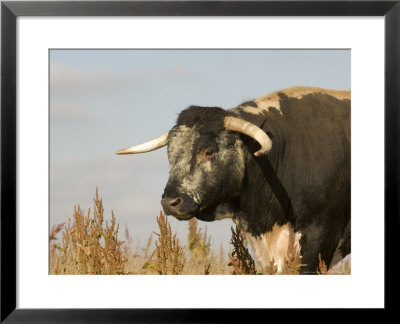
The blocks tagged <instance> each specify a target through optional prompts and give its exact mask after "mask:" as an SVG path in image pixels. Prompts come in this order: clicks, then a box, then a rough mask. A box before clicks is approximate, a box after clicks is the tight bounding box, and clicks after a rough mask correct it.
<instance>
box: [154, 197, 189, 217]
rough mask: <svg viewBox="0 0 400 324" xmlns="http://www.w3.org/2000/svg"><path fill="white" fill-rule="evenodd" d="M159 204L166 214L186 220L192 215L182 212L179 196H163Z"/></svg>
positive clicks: (181, 201) (181, 202)
mask: <svg viewBox="0 0 400 324" xmlns="http://www.w3.org/2000/svg"><path fill="white" fill-rule="evenodd" d="M161 205H162V207H163V209H164V212H165V213H166V214H167V215H172V216H174V217H175V218H177V219H179V220H188V219H190V218H192V216H190V215H185V214H184V213H182V207H183V198H181V197H175V198H171V197H165V198H163V199H162V200H161Z"/></svg>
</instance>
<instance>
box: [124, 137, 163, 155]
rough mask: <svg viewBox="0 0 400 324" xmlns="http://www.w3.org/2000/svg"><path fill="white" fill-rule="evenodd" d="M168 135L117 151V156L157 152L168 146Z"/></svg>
mask: <svg viewBox="0 0 400 324" xmlns="http://www.w3.org/2000/svg"><path fill="white" fill-rule="evenodd" d="M168 133H169V132H168ZM168 133H165V134H164V135H162V136H160V137H157V138H155V139H153V140H151V141H149V142H146V143H143V144H139V145H134V146H131V147H128V148H126V149H122V150H119V151H117V154H137V153H146V152H150V151H154V150H157V149H159V148H161V147H163V146H165V145H167V144H168Z"/></svg>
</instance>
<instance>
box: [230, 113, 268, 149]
mask: <svg viewBox="0 0 400 324" xmlns="http://www.w3.org/2000/svg"><path fill="white" fill-rule="evenodd" d="M224 126H225V129H227V130H230V131H234V132H239V133H242V134H245V135H247V136H250V137H251V138H253V139H254V140H255V141H257V142H258V143H259V144H260V145H261V148H260V149H259V150H258V151H257V152H255V153H254V155H255V156H260V155H264V154H267V153H268V152H269V151H270V150H271V148H272V141H271V139H270V138H269V136H268V135H267V134H265V132H264V131H263V130H262V129H261V128H259V127H258V126H256V125H254V124H252V123H250V122H248V121H246V120H243V119H240V118H237V117H232V116H229V117H225V119H224Z"/></svg>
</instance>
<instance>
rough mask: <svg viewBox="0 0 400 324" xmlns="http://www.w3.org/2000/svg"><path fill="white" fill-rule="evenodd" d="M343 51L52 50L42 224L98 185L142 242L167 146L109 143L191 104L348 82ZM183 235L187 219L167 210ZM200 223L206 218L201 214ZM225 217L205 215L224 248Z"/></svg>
mask: <svg viewBox="0 0 400 324" xmlns="http://www.w3.org/2000/svg"><path fill="white" fill-rule="evenodd" d="M350 61H351V59H350V50H51V51H50V223H51V224H56V223H59V222H62V221H65V220H66V219H67V217H70V216H71V215H72V211H73V206H74V205H75V204H80V205H81V207H83V208H84V209H87V208H88V207H92V198H93V196H94V192H95V188H96V186H97V187H99V192H100V195H101V196H102V197H103V201H104V207H105V211H106V213H107V214H110V210H111V209H113V210H114V213H115V215H116V217H117V220H118V221H119V223H120V225H121V226H124V225H125V224H127V225H128V227H129V229H130V231H131V233H132V234H133V236H134V237H137V238H139V240H140V242H141V243H142V244H145V241H146V239H147V238H148V236H149V235H150V233H151V232H152V231H157V226H156V222H155V217H156V216H157V215H158V214H159V211H160V210H161V205H160V200H161V194H162V192H163V189H164V186H165V184H166V181H167V179H168V160H167V156H166V149H165V148H163V149H161V150H158V151H154V152H150V153H147V154H141V155H129V156H117V155H116V154H115V151H116V150H118V149H121V148H124V147H127V146H130V145H133V144H137V143H141V142H143V141H146V140H149V139H152V138H153V137H156V136H159V135H161V134H163V133H164V132H166V131H168V130H169V129H170V128H171V127H172V126H173V125H174V123H175V121H176V117H177V114H178V113H179V112H180V111H181V110H182V109H184V108H186V107H187V106H189V105H192V104H194V105H203V106H220V107H222V108H225V109H229V108H231V107H233V106H235V105H237V104H239V103H241V102H243V101H246V100H250V99H252V98H256V97H258V96H261V95H264V94H267V93H269V92H272V91H275V90H279V89H282V88H286V87H290V86H295V85H307V86H318V87H326V88H332V89H350V84H351V79H350V70H351V69H350ZM170 219H171V223H172V226H173V228H175V229H176V230H177V231H178V234H181V236H182V239H183V240H186V233H187V232H186V230H185V229H186V227H187V223H186V222H179V221H177V220H175V219H174V218H170ZM203 224H204V223H203ZM231 225H233V223H232V221H230V220H223V221H219V222H214V223H207V228H208V233H210V234H211V236H212V242H213V244H214V246H215V247H216V248H219V245H220V244H221V243H222V244H223V245H224V247H226V248H228V247H229V240H230V227H231Z"/></svg>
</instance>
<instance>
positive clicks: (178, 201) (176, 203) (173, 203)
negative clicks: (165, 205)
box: [169, 197, 182, 207]
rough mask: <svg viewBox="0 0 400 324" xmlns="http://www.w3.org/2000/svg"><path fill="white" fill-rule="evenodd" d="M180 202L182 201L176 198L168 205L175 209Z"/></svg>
mask: <svg viewBox="0 0 400 324" xmlns="http://www.w3.org/2000/svg"><path fill="white" fill-rule="evenodd" d="M181 201H182V198H179V197H177V198H175V199H173V200H171V201H170V202H169V204H170V206H172V207H176V206H178V205H179V204H180V203H181Z"/></svg>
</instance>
